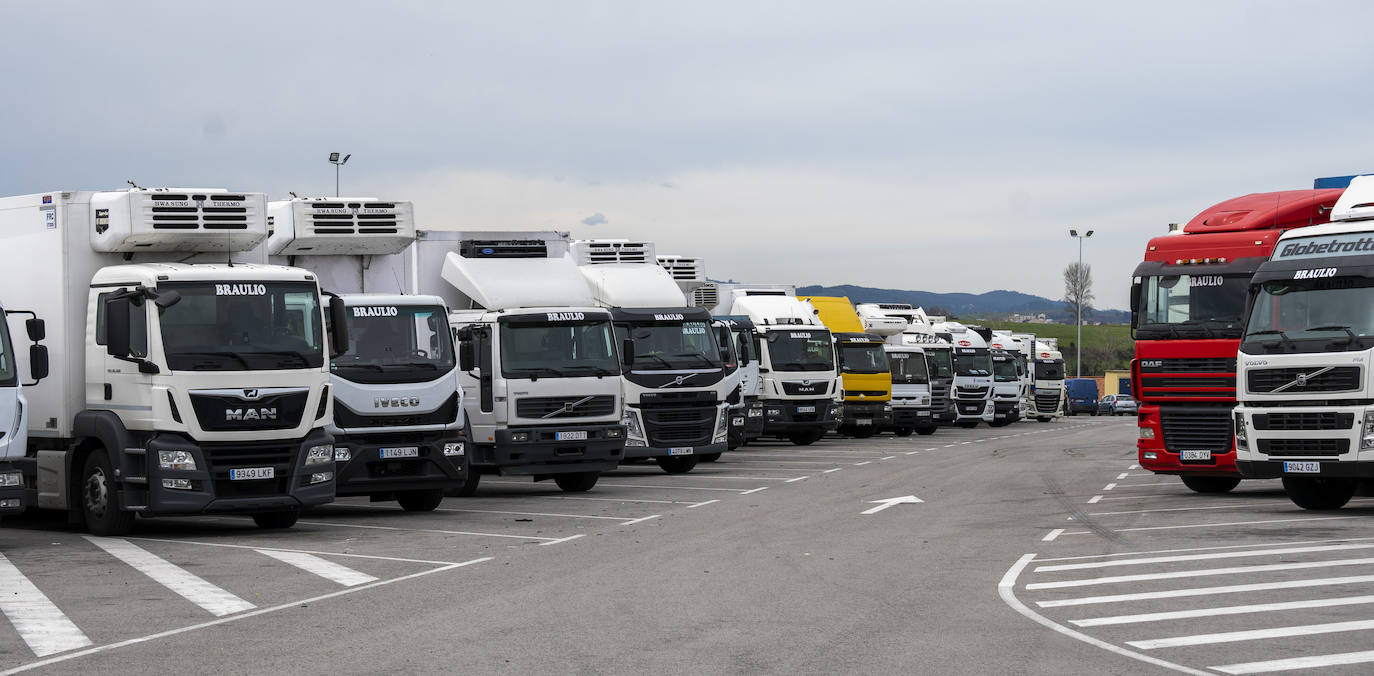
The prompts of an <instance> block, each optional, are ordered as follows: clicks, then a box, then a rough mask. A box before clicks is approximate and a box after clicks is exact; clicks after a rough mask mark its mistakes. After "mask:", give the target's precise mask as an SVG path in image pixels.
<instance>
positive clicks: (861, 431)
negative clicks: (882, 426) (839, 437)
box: [850, 425, 877, 439]
mask: <svg viewBox="0 0 1374 676" xmlns="http://www.w3.org/2000/svg"><path fill="white" fill-rule="evenodd" d="M876 433H877V430H875V429H873V426H872V425H868V426H866V427H859V426H857V425H856V426H855V427H854V429H853V430H850V436H852V437H854V438H855V439H867V438H869V437H871V436H873V435H874V434H876Z"/></svg>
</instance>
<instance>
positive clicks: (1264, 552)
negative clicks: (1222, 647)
mask: <svg viewBox="0 0 1374 676" xmlns="http://www.w3.org/2000/svg"><path fill="white" fill-rule="evenodd" d="M1372 548H1374V543H1365V544H1358V545H1322V546H1316V547H1283V548H1279V549H1253V550H1246V551H1240V552H1212V553H1210V554H1183V555H1179V556H1151V557H1146V558H1142V559H1116V560H1114V561H1092V562H1089V563H1064V564H1057V565H1052V566H1039V567H1037V568H1036V569H1035V572H1037V573H1048V572H1053V571H1056V570H1085V569H1088V568H1111V567H1113V566H1135V565H1140V564H1145V563H1171V562H1174V561H1206V560H1208V559H1240V558H1245V557H1250V556H1274V555H1278V554H1311V553H1313V552H1339V551H1346V550H1351V549H1372Z"/></svg>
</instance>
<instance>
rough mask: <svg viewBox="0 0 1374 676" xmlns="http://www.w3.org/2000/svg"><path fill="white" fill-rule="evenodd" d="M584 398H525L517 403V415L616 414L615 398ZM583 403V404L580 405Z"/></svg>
mask: <svg viewBox="0 0 1374 676" xmlns="http://www.w3.org/2000/svg"><path fill="white" fill-rule="evenodd" d="M583 399H587V398H586V397H585V396H583V397H576V396H574V397H525V398H524V399H517V400H516V402H515V415H516V416H518V417H521V418H530V419H541V418H586V417H589V416H600V415H610V414H612V413H614V412H615V397H614V396H613V395H609V394H600V395H596V396H593V397H591V398H590V399H587V400H586V401H582V400H583ZM578 402H581V403H578Z"/></svg>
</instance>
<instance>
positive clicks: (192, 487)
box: [120, 428, 334, 516]
mask: <svg viewBox="0 0 1374 676" xmlns="http://www.w3.org/2000/svg"><path fill="white" fill-rule="evenodd" d="M146 448H147V451H146V455H145V456H144V457H143V458H137V456H132V455H130V457H127V458H126V461H129V463H128V464H129V465H136V464H140V463H138V462H137V461H138V460H146V465H145V468H141V469H145V471H146V477H147V483H146V484H139V483H136V482H134V481H132V480H133V479H134V476H133V475H131V474H125V475H124V477H123V480H122V482H121V485H120V489H121V490H120V500H121V506H122V507H124V508H125V509H132V510H136V511H139V512H140V513H142V514H145V515H149V516H169V515H175V514H215V513H230V512H276V511H289V510H299V509H304V508H306V507H313V506H315V505H323V504H325V503H327V502H331V501H333V500H334V462H333V460H334V458H333V448H334V439H333V437H331V436H330V435H329V434H328V433H326V432H325V431H324V429H322V428H318V429H315V430H313V431H311V432H310V434H309V435H307V436H306V437H305V438H304V439H283V440H274V441H258V442H216V443H208V442H202V443H197V442H194V441H191V440H189V439H187V438H185V437H183V436H180V435H176V434H158V435H156V436H154V437H153V438H152V439H151V440H149V441H148V444H147V447H146ZM323 448H328V449H329V453H328V454H325V453H323V452H322V451H319V450H316V453H315V455H316V456H317V457H327V458H328V462H323V461H321V462H315V463H311V464H306V460H307V457H308V456H309V454H310V451H311V450H312V449H323ZM160 451H169V452H172V454H173V455H174V457H172V458H170V459H171V460H173V461H178V460H183V459H184V456H182V455H181V454H178V453H176V452H177V451H185V452H189V453H190V455H191V456H192V457H193V458H194V460H195V469H189V468H181V469H174V468H170V467H169V468H167V469H164V468H163V467H162V466H161V463H160V462H159V452H160ZM126 455H128V454H126ZM131 469H133V468H131ZM145 499H146V502H144V500H145ZM140 507H142V509H140Z"/></svg>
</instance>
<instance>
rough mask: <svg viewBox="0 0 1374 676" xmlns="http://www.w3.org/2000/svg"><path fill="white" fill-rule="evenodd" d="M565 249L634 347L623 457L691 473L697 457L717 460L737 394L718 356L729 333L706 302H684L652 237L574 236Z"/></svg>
mask: <svg viewBox="0 0 1374 676" xmlns="http://www.w3.org/2000/svg"><path fill="white" fill-rule="evenodd" d="M572 253H573V256H574V258H575V259H576V260H577V263H578V266H579V268H580V269H581V271H582V274H583V276H585V277H586V279H587V282H588V284H589V285H590V287H591V290H592V296H593V298H594V299H595V300H596V304H597V305H598V306H600V307H603V308H606V309H609V310H610V312H611V318H612V320H613V321H614V322H615V331H616V337H617V338H618V339H619V340H621V341H625V344H626V345H627V346H628V345H632V346H633V350H632V352H631V354H632V357H631V358H630V361H629V364H628V366H627V368H626V369H625V374H624V384H625V393H624V402H625V417H624V423H625V429H626V436H625V457H626V458H652V459H653V460H654V462H656V463H657V464H658V466H659V467H660V468H662V469H663V471H665V472H668V473H669V474H682V473H685V472H690V471H691V470H692V468H694V467H696V464H697V459H698V458H699V457H701V456H706V457H708V458H710V459H711V460H715V459H718V458H719V457H720V454H721V453H722V452H724V451H725V450H727V448H728V442H727V438H728V436H729V423H730V412H729V405H730V403H731V401H730V400H733V402H734V403H739V402H740V401H742V396H743V393H742V387H741V383H740V382H739V378H738V377H727V373H726V371H727V367H726V364H725V360H724V359H722V355H723V354H727V353H728V352H729V351H730V343H731V339H730V337H729V336H728V335H724V334H717V333H716V331H715V330H713V329H712V327H711V313H710V312H709V311H707V310H706V309H705V308H699V307H691V306H687V305H684V302H685V301H684V298H683V295H682V291H681V290H680V289H679V288H678V285H677V284H676V283H675V282H674V280H673V278H672V277H671V276H670V275H669V273H668V271H666V270H665V269H664V268H662V267H660V266H659V264H658V261H657V257H656V256H655V252H654V245H653V243H652V242H639V241H631V240H624V239H591V240H588V239H583V240H575V241H573V242H572ZM729 370H731V372H732V373H731V374H730V375H731V376H733V373H734V372H735V371H737V369H729Z"/></svg>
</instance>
